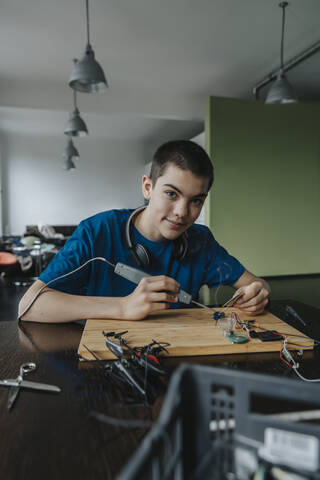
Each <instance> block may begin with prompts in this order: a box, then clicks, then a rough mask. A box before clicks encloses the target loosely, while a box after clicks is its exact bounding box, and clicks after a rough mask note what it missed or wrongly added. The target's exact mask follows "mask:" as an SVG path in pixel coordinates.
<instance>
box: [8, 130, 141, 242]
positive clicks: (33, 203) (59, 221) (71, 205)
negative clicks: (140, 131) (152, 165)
mask: <svg viewBox="0 0 320 480" xmlns="http://www.w3.org/2000/svg"><path fill="white" fill-rule="evenodd" d="M74 143H75V145H76V148H77V149H78V150H79V153H80V159H79V160H78V161H77V164H76V166H77V167H78V168H77V169H76V170H74V171H73V172H66V171H65V170H63V169H62V158H61V154H62V152H63V150H64V148H65V144H66V139H65V138H64V136H61V137H60V136H59V137H45V136H39V137H37V136H33V135H15V136H6V137H5V138H4V141H3V142H2V163H3V231H4V233H6V234H9V233H10V234H18V235H19V234H22V233H24V231H25V226H26V225H28V224H38V223H39V222H41V223H47V224H50V225H70V224H71V225H74V224H78V223H79V221H80V220H82V219H83V218H86V217H88V216H90V215H93V214H94V213H96V212H99V211H102V210H108V209H111V208H124V207H131V208H133V207H135V206H138V205H140V204H142V203H143V197H142V193H141V182H140V179H141V175H142V174H143V172H144V168H145V160H146V158H145V152H144V146H143V144H142V143H141V142H140V143H138V142H134V141H114V140H108V139H101V138H90V137H87V138H81V139H76V140H75V141H74Z"/></svg>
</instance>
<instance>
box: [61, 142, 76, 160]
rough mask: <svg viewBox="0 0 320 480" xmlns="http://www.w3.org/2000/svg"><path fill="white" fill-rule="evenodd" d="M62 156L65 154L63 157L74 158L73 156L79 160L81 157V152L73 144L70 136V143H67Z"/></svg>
mask: <svg viewBox="0 0 320 480" xmlns="http://www.w3.org/2000/svg"><path fill="white" fill-rule="evenodd" d="M62 156H63V158H65V159H67V160H68V159H72V158H74V159H76V160H78V158H79V157H80V155H79V152H78V150H77V149H76V147H75V146H74V145H73V141H72V140H71V138H70V137H69V138H68V144H67V146H66V148H65V150H64V152H63V155H62Z"/></svg>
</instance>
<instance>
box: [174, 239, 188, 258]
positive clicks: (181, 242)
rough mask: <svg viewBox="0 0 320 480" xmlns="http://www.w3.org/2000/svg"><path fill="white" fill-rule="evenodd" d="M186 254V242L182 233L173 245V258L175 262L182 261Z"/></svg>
mask: <svg viewBox="0 0 320 480" xmlns="http://www.w3.org/2000/svg"><path fill="white" fill-rule="evenodd" d="M187 253H188V240H187V236H186V234H185V233H184V234H183V235H182V237H180V238H179V239H178V240H177V241H176V242H175V244H174V257H175V258H176V260H179V261H181V260H183V259H184V258H185V256H186V255H187Z"/></svg>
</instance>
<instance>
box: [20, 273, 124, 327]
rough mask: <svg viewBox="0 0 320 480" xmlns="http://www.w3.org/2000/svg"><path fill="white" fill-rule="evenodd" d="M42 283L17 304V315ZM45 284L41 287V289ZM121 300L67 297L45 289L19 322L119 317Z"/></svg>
mask: <svg viewBox="0 0 320 480" xmlns="http://www.w3.org/2000/svg"><path fill="white" fill-rule="evenodd" d="M41 283H42V282H39V283H38V285H37V286H36V287H38V288H32V287H31V288H30V289H29V290H28V292H27V293H26V295H25V296H24V297H23V298H22V300H21V302H20V305H19V316H20V315H21V314H22V312H23V311H24V310H25V308H26V307H27V305H29V303H30V302H31V301H32V299H33V298H34V295H36V293H37V291H39V289H40V288H41V285H39V284H41ZM43 285H44V284H42V286H43ZM122 300H123V299H122V298H109V297H87V296H82V295H70V294H67V293H63V292H60V291H58V290H54V289H50V288H45V289H44V291H43V292H42V293H41V294H40V295H39V297H38V298H37V299H36V301H35V302H34V303H33V305H32V306H31V308H30V309H29V310H28V311H27V312H26V313H25V315H23V316H22V317H21V320H25V321H30V322H44V323H63V322H72V321H74V320H80V319H83V318H106V317H108V318H121V317H122Z"/></svg>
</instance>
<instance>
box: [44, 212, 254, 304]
mask: <svg viewBox="0 0 320 480" xmlns="http://www.w3.org/2000/svg"><path fill="white" fill-rule="evenodd" d="M130 213H131V212H130V210H126V209H123V210H110V211H106V212H102V213H98V214H97V215H94V216H92V217H90V218H87V219H86V220H83V221H82V222H81V223H80V224H79V226H78V227H77V229H76V230H75V231H74V233H73V235H72V236H71V237H70V238H69V239H68V241H67V242H66V244H65V246H64V247H63V248H62V249H61V250H60V251H59V252H58V253H57V254H56V256H55V257H54V258H53V260H52V261H51V262H50V264H49V265H48V266H47V268H46V269H45V270H44V271H43V272H42V274H41V275H40V277H39V279H40V280H41V281H42V282H44V283H48V282H49V281H50V280H52V279H54V278H56V277H59V276H60V275H64V274H66V273H68V272H71V271H72V270H74V269H75V268H78V267H80V266H81V265H82V264H83V263H85V262H86V261H87V260H89V259H91V258H93V257H104V258H106V259H107V260H109V261H110V262H111V263H113V264H116V263H117V262H121V263H125V264H127V265H131V266H132V267H135V268H138V267H137V265H136V264H135V261H134V259H133V258H132V255H131V252H130V250H129V248H128V246H127V242H126V237H125V230H126V224H127V221H128V218H129V215H130ZM131 233H132V235H131V238H132V242H133V243H134V244H137V243H142V244H143V245H144V246H145V247H146V248H147V249H148V251H149V253H150V256H151V257H152V264H151V266H150V267H148V268H144V271H145V272H146V273H148V274H150V275H167V276H168V277H172V278H174V279H176V280H177V282H179V284H180V287H181V289H182V290H184V291H186V292H188V293H190V294H191V295H192V298H194V299H196V298H197V296H198V292H199V289H200V288H201V286H202V285H205V284H206V285H208V286H209V287H214V286H218V285H221V284H223V285H233V284H234V283H235V282H236V281H237V280H238V278H239V277H240V276H241V275H242V274H243V272H244V271H245V269H244V267H243V266H242V265H241V263H240V262H239V261H238V260H237V259H236V258H234V257H232V256H231V255H229V254H228V252H227V251H226V250H225V249H224V248H223V247H222V246H221V245H219V243H218V242H217V241H216V240H215V239H214V237H213V235H212V233H211V232H210V230H209V229H208V228H207V227H205V226H203V225H197V224H194V225H192V226H191V227H190V228H189V229H188V231H187V234H188V253H187V255H186V257H185V258H184V259H183V260H182V261H179V260H176V259H175V258H174V256H173V242H172V241H170V240H164V241H162V242H153V241H151V240H148V239H147V238H145V237H144V236H143V235H141V233H140V232H139V231H138V230H137V229H136V228H135V227H134V226H133V225H132V230H131ZM50 288H54V289H56V290H60V291H63V292H66V293H70V294H74V295H88V296H105V297H123V296H126V295H129V294H130V293H132V291H133V290H134V289H135V288H136V285H135V284H133V283H132V282H130V281H129V280H127V279H125V278H123V277H120V276H119V275H117V274H115V273H114V271H113V268H112V267H111V266H109V265H108V264H107V263H105V262H103V261H100V260H96V261H94V262H90V263H88V264H87V265H86V266H85V267H84V268H82V269H81V270H79V271H77V272H75V273H73V274H72V275H69V276H68V277H66V278H64V279H61V280H58V281H55V282H53V283H52V284H50ZM170 306H171V308H185V307H186V306H187V305H185V304H182V303H179V302H178V303H174V304H171V305H170Z"/></svg>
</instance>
